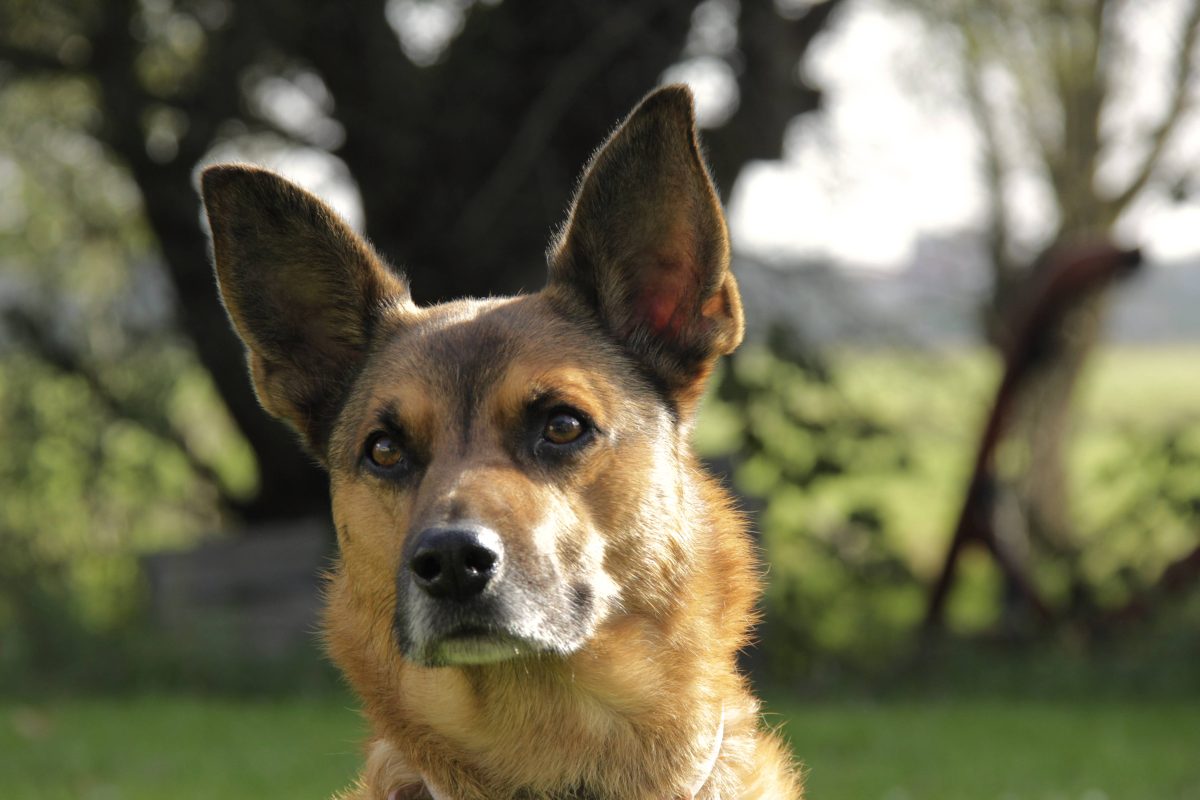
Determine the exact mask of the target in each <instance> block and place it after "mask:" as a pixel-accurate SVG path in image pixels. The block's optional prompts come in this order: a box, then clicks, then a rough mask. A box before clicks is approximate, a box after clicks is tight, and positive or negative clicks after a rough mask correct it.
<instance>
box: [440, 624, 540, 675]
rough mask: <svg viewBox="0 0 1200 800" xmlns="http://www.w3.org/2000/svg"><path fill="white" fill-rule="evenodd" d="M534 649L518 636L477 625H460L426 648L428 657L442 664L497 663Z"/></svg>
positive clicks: (523, 654) (518, 656)
mask: <svg viewBox="0 0 1200 800" xmlns="http://www.w3.org/2000/svg"><path fill="white" fill-rule="evenodd" d="M537 651H538V648H537V647H536V646H534V645H533V643H531V642H529V641H527V640H525V639H523V638H521V637H518V636H514V635H512V634H510V633H506V632H503V631H497V630H492V629H488V628H485V627H483V626H478V625H466V626H462V627H460V628H458V629H456V630H455V631H453V632H452V633H450V634H447V635H445V636H442V637H440V638H439V639H437V640H436V641H434V642H431V643H430V644H429V646H428V647H427V653H428V660H429V661H430V662H431V663H434V664H439V665H444V666H469V665H480V664H496V663H499V662H501V661H509V660H511V659H514V658H520V657H521V656H526V655H531V654H533V653H535V652H537Z"/></svg>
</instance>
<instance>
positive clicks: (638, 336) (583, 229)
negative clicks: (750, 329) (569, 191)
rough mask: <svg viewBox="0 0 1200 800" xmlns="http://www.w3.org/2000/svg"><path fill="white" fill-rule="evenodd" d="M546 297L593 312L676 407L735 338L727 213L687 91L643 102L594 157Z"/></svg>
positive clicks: (737, 303) (737, 305) (665, 91)
mask: <svg viewBox="0 0 1200 800" xmlns="http://www.w3.org/2000/svg"><path fill="white" fill-rule="evenodd" d="M547 292H548V293H551V294H554V295H557V296H561V297H566V298H570V299H571V300H572V301H573V302H576V303H579V302H582V303H583V304H584V305H586V306H588V307H589V308H590V309H591V310H592V311H593V312H595V313H596V314H597V315H598V316H599V318H600V321H601V322H602V323H603V325H604V326H605V327H606V328H607V329H608V331H609V332H610V333H611V334H612V335H613V336H614V337H615V338H616V339H617V340H618V341H619V342H621V343H622V344H623V345H624V346H625V347H626V348H627V349H628V350H629V351H630V352H631V353H632V354H633V355H634V356H635V357H636V358H637V359H638V360H639V361H641V363H642V364H643V365H644V366H645V367H646V368H647V369H648V370H649V372H650V373H651V374H652V375H653V376H654V377H655V379H656V380H658V381H659V382H660V384H661V386H662V387H663V388H664V389H665V390H666V391H667V392H668V393H669V394H670V395H671V396H672V398H673V399H674V400H675V401H676V402H677V403H678V404H679V405H680V406H682V408H683V410H689V409H690V408H691V407H692V406H694V404H695V401H696V400H697V399H698V398H699V396H700V394H701V392H702V391H703V385H704V380H705V378H707V377H708V373H709V372H710V371H711V369H712V365H713V362H714V361H715V359H716V358H717V357H718V356H721V355H725V354H727V353H730V352H732V351H733V350H734V348H736V347H737V346H738V344H739V343H740V342H741V339H742V305H741V300H740V298H739V296H738V290H737V284H736V283H735V282H734V279H733V274H732V273H731V272H730V271H729V235H728V232H727V230H726V227H725V216H724V214H723V213H722V211H721V204H720V201H719V200H718V199H717V193H716V190H715V189H714V188H713V183H712V180H711V178H710V177H709V174H708V169H707V168H706V166H705V164H704V159H703V157H702V156H701V154H700V146H699V142H698V141H697V138H696V124H695V111H694V107H693V102H692V94H691V91H690V90H689V89H687V87H685V86H667V87H665V88H662V89H659V90H657V91H655V92H652V93H651V94H649V95H648V96H647V97H646V98H645V99H644V100H643V101H642V102H641V104H639V105H638V107H637V108H635V109H634V110H633V112H632V113H631V114H630V115H629V117H628V119H626V120H625V122H624V123H622V124H621V126H620V127H619V128H618V129H617V130H616V132H615V133H613V135H612V136H611V137H609V139H608V141H607V142H606V143H605V144H604V145H603V146H602V147H601V148H600V150H599V151H597V153H596V155H595V156H593V158H592V161H591V164H590V165H589V166H588V168H587V171H586V172H585V173H584V176H583V179H582V181H581V182H580V187H579V192H578V194H577V195H576V197H575V201H574V203H573V205H572V207H571V213H570V216H569V217H568V218H567V222H566V225H565V226H564V229H563V232H562V234H561V235H560V237H559V239H558V241H557V242H556V243H555V245H554V246H553V247H552V249H551V253H550V280H549V283H548V284H547Z"/></svg>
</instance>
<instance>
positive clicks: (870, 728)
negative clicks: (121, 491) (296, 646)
mask: <svg viewBox="0 0 1200 800" xmlns="http://www.w3.org/2000/svg"><path fill="white" fill-rule="evenodd" d="M351 706H352V703H351V702H350V701H349V700H341V699H338V698H330V697H328V696H326V697H317V698H296V699H291V700H285V701H274V702H248V701H244V700H230V699H199V698H195V697H187V696H171V695H155V696H142V697H131V698H112V699H72V700H56V701H46V702H45V703H41V704H38V705H20V704H14V703H11V702H8V703H6V704H4V705H0V753H2V754H3V755H2V756H0V797H3V798H5V799H6V800H57V799H58V798H63V799H64V800H66V799H67V798H70V799H71V800H76V799H78V800H90V799H92V798H95V799H96V800H100V798H104V799H105V800H141V799H143V798H144V799H145V800H162V799H165V798H170V799H171V800H188V799H189V798H195V800H201V799H202V798H203V799H204V800H208V799H209V798H221V799H222V800H240V798H246V800H272V798H278V800H293V799H294V798H295V799H298V798H325V797H328V796H329V794H330V793H331V792H333V791H334V790H336V789H338V788H341V787H344V786H345V785H346V783H347V782H349V780H350V779H351V777H352V776H353V774H354V771H355V769H356V768H357V765H358V763H359V760H360V757H359V739H360V738H361V736H362V723H361V721H360V719H359V717H358V715H357V713H356V712H355V711H353V710H352V708H351ZM774 708H775V709H776V711H778V712H785V713H786V715H787V716H786V722H785V729H786V733H787V735H788V737H789V738H790V739H791V741H792V743H793V745H794V747H795V748H796V752H797V754H798V755H799V756H800V757H801V758H802V759H803V760H804V762H805V764H806V765H807V770H808V786H809V797H810V798H812V800H902V799H903V798H908V799H909V800H941V799H943V798H944V799H945V800H993V798H994V799H995V800H1193V799H1195V798H1200V702H1198V701H1197V700H1196V699H1194V698H1192V699H1189V700H1187V701H1186V702H1170V701H1167V700H1154V701H1144V702H1143V701H1137V700H1135V699H1130V698H1124V699H1122V698H1116V699H1105V700H1098V701H1097V700H1088V699H1087V698H1074V697H1073V698H1071V699H1064V700H1061V701H1055V700H1050V701H1032V700H1020V701H1013V700H1005V699H998V698H995V697H990V698H989V697H955V698H945V697H941V698H937V699H932V700H930V699H916V698H912V697H909V698H904V699H893V700H886V701H874V702H866V701H861V700H853V699H851V700H842V699H824V700H805V701H797V700H795V699H788V698H777V699H776V702H775V703H774ZM769 719H770V721H772V722H774V723H778V722H781V721H783V719H784V718H783V717H780V716H778V715H777V714H773V715H771V717H770V718H769Z"/></svg>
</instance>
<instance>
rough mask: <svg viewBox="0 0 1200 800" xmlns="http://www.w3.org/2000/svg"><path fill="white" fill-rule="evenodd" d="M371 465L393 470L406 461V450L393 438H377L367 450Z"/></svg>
mask: <svg viewBox="0 0 1200 800" xmlns="http://www.w3.org/2000/svg"><path fill="white" fill-rule="evenodd" d="M367 457H368V458H369V459H371V463H372V464H374V465H375V466H377V467H380V468H382V469H392V468H393V467H395V466H397V465H398V464H400V462H402V461H403V460H404V448H402V447H401V446H400V443H399V442H398V441H396V440H395V439H393V438H392V437H391V436H386V435H385V436H377V437H376V438H375V439H374V441H372V442H371V447H370V448H369V449H368V450H367Z"/></svg>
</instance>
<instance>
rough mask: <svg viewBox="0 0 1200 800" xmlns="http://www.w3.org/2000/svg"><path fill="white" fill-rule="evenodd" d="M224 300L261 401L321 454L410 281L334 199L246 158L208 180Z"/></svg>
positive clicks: (204, 179)
mask: <svg viewBox="0 0 1200 800" xmlns="http://www.w3.org/2000/svg"><path fill="white" fill-rule="evenodd" d="M200 188H201V194H202V195H203V198H204V207H205V210H206V211H207V212H208V221H209V226H210V228H211V229H212V244H213V255H214V260H215V262H216V272H217V282H218V283H219V284H220V288H221V298H222V300H223V301H224V303H225V308H226V310H228V312H229V318H230V320H232V322H233V326H234V328H235V329H236V330H237V333H238V335H239V336H241V338H242V341H243V342H244V343H245V344H246V352H247V360H248V361H249V364H250V373H251V377H252V378H253V381H254V387H255V390H256V391H257V393H258V399H259V402H261V403H262V405H263V407H264V408H266V409H267V411H269V412H270V413H272V414H273V415H275V416H277V417H280V418H281V419H284V420H285V421H287V422H289V423H290V424H291V425H292V426H293V427H295V428H296V430H298V431H299V432H300V433H301V435H302V436H303V437H304V439H305V441H306V443H307V444H308V446H309V447H310V448H311V449H312V451H313V452H314V453H317V454H318V455H319V454H320V453H321V451H322V450H323V449H324V445H325V439H326V437H327V435H328V430H329V426H330V424H331V423H332V420H333V416H334V414H335V412H336V410H337V406H338V403H339V401H340V399H341V397H342V395H343V394H344V392H345V391H346V389H347V388H348V386H349V383H350V380H351V379H352V378H353V375H354V373H355V371H356V370H357V369H358V367H359V366H360V364H361V362H362V360H363V358H364V356H365V354H366V351H367V346H368V343H369V340H370V337H371V330H372V327H373V326H374V324H375V322H376V321H377V320H378V318H379V316H380V314H381V313H382V312H383V310H384V309H385V308H387V307H388V306H395V305H396V304H398V303H408V302H409V300H408V287H407V285H406V284H405V282H404V281H403V279H401V278H400V277H398V276H397V275H395V274H393V273H392V272H391V271H390V270H389V269H388V267H386V266H385V265H384V263H383V261H382V260H381V259H380V258H379V256H377V255H376V254H375V252H374V251H373V250H372V249H371V247H370V245H368V244H367V243H366V242H365V241H364V240H363V239H362V238H361V237H360V236H358V235H357V234H355V233H354V231H352V230H351V229H350V227H349V226H348V225H347V224H346V223H345V222H343V221H342V220H341V218H339V217H338V216H337V214H335V213H334V212H333V211H332V210H331V209H330V208H329V207H328V206H326V205H325V204H324V203H322V202H321V201H320V200H318V199H317V198H316V197H314V196H313V195H311V194H309V193H308V192H306V191H305V190H303V189H301V188H300V187H298V186H296V185H295V184H293V183H290V182H288V181H286V180H284V179H283V178H281V177H279V176H278V175H276V174H275V173H273V172H269V171H267V170H264V169H258V168H256V167H250V166H245V165H238V164H229V165H220V166H215V167H209V168H208V169H206V170H205V171H204V173H203V174H202V176H201V179H200Z"/></svg>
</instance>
